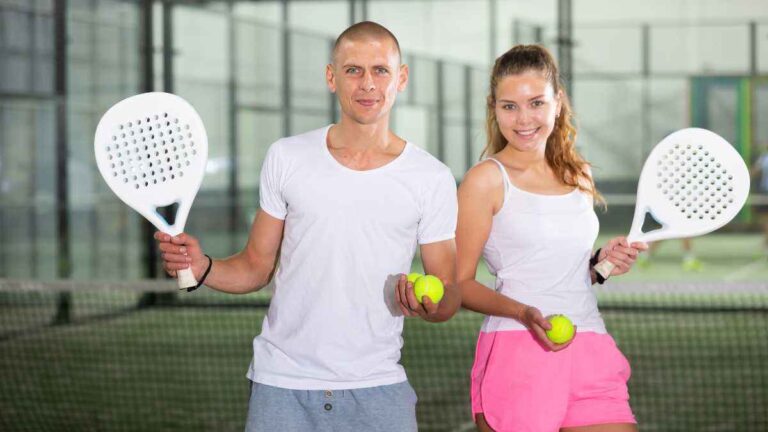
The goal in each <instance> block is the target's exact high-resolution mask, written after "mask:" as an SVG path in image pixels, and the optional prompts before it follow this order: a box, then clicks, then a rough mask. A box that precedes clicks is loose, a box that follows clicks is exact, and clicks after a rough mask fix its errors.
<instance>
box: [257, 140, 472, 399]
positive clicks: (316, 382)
mask: <svg viewBox="0 0 768 432" xmlns="http://www.w3.org/2000/svg"><path fill="white" fill-rule="evenodd" d="M329 128H330V126H328V127H325V128H322V129H318V130H315V131H311V132H308V133H305V134H303V135H298V136H294V137H290V138H284V139H281V140H279V141H277V142H276V143H274V144H273V145H272V146H271V147H270V149H269V151H268V152H267V156H266V158H265V160H264V165H263V167H262V171H261V184H260V195H261V196H260V203H261V209H262V210H263V211H265V212H266V213H268V214H269V215H271V216H273V217H275V218H278V219H283V220H285V233H284V237H283V241H282V248H281V251H280V261H279V267H278V270H277V273H276V275H275V292H274V296H273V298H272V302H271V304H270V307H269V311H268V312H267V316H266V317H265V318H264V322H263V324H262V329H261V334H260V335H259V336H257V337H256V338H255V339H254V341H253V362H252V363H251V367H250V369H249V371H248V378H250V379H251V380H253V381H256V382H259V383H263V384H267V385H272V386H276V387H282V388H289V389H299V390H325V389H327V390H336V389H354V388H362V387H373V386H379V385H388V384H395V383H398V382H402V381H405V380H406V375H405V371H404V370H403V367H402V366H401V365H399V364H398V362H399V360H400V348H401V347H402V345H403V341H402V337H401V333H402V328H403V317H402V314H401V312H400V310H399V309H398V307H397V304H396V302H395V299H394V287H395V284H396V281H397V279H396V275H398V274H400V273H407V272H408V271H409V269H410V266H411V261H412V259H413V256H414V253H415V251H416V246H417V244H427V243H434V242H438V241H443V240H448V239H452V238H453V237H454V233H455V230H456V214H457V202H456V182H455V180H454V178H453V175H452V174H451V172H450V170H449V169H448V167H446V166H445V165H443V164H442V163H441V162H440V161H438V160H437V159H436V158H434V157H433V156H432V155H430V154H429V153H427V152H426V151H424V150H422V149H420V148H418V147H416V146H415V145H413V144H412V143H406V145H405V149H404V150H403V152H402V153H401V154H400V155H399V156H398V157H397V158H396V159H395V160H393V161H391V162H390V163H388V164H387V165H384V166H382V167H380V168H376V169H372V170H367V171H356V170H352V169H349V168H347V167H345V166H343V165H341V164H340V163H339V162H338V161H337V160H336V159H335V158H334V157H333V156H332V155H331V153H330V152H329V151H328V148H327V145H326V138H327V134H328V129H329Z"/></svg>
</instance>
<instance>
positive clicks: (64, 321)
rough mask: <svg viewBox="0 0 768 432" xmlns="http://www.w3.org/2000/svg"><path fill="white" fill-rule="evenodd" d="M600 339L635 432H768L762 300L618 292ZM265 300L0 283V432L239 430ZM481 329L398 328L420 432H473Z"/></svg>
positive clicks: (757, 295) (464, 318) (680, 289)
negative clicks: (625, 389)
mask: <svg viewBox="0 0 768 432" xmlns="http://www.w3.org/2000/svg"><path fill="white" fill-rule="evenodd" d="M598 296H599V298H600V303H601V310H602V313H603V316H604V318H605V320H606V324H607V326H608V328H609V330H610V332H611V333H612V335H613V336H614V338H615V339H616V341H617V343H618V345H619V346H620V348H621V349H622V351H623V352H624V353H625V355H626V356H627V357H628V359H629V360H630V363H631V364H632V368H633V374H632V378H631V380H630V394H631V404H632V407H633V410H634V411H635V414H636V416H637V419H638V421H639V422H640V424H641V427H642V430H647V431H691V430H716V431H763V430H768V368H766V367H765V363H766V361H768V284H766V283H762V282H749V283H746V282H745V283H618V282H615V283H612V284H610V285H606V286H604V287H600V288H599V291H598ZM269 298H270V297H269V293H255V294H251V295H246V296H227V295H223V294H218V293H215V292H212V291H210V290H204V289H203V290H198V291H197V292H194V293H191V294H186V293H184V294H178V293H177V292H176V288H175V286H174V283H173V282H172V281H171V282H166V281H138V282H126V283H101V282H73V281H58V282H41V281H12V280H0V383H2V385H0V430H3V431H25V430H30V431H59V430H116V431H128V430H217V431H226V430H233V431H234V430H238V431H239V430H242V429H243V426H244V422H245V413H246V409H247V403H248V394H249V386H248V382H247V380H246V378H245V371H246V368H247V366H248V363H249V361H250V358H251V339H252V338H253V336H254V335H256V334H257V333H258V332H259V329H260V325H261V320H262V318H263V317H264V314H265V313H266V310H267V307H268V305H269ZM481 322H482V316H480V315H478V314H476V313H473V312H469V311H461V312H460V313H459V314H458V315H457V316H456V317H455V318H454V319H452V320H450V321H448V322H446V323H441V324H430V323H426V322H424V321H421V320H418V319H408V320H406V324H405V334H404V339H405V347H404V349H403V357H402V363H403V365H404V366H405V368H406V371H407V372H408V375H409V378H410V380H411V383H412V384H413V386H414V388H415V389H416V392H417V393H418V395H419V404H418V419H419V427H420V430H422V431H460V430H474V429H473V424H472V419H471V414H470V408H469V370H470V368H471V366H472V359H473V352H474V346H475V340H476V337H477V332H478V329H479V327H480V324H481Z"/></svg>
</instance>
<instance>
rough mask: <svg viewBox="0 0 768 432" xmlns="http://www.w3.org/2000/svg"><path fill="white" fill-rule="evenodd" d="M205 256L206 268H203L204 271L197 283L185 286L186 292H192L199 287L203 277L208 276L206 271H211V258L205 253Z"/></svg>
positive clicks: (203, 279) (203, 280)
mask: <svg viewBox="0 0 768 432" xmlns="http://www.w3.org/2000/svg"><path fill="white" fill-rule="evenodd" d="M205 257H206V258H208V268H207V269H205V272H203V277H201V278H200V280H199V281H198V282H197V285H195V286H193V287H189V288H187V292H192V291H194V290H196V289H198V288H200V287H201V286H202V285H203V282H205V278H207V277H208V273H210V272H211V267H213V260H212V259H211V257H210V256H209V255H208V254H205Z"/></svg>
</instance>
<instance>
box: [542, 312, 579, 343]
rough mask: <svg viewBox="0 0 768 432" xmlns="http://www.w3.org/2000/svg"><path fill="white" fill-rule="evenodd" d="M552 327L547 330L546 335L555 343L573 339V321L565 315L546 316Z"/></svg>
mask: <svg viewBox="0 0 768 432" xmlns="http://www.w3.org/2000/svg"><path fill="white" fill-rule="evenodd" d="M548 320H549V323H550V324H552V328H551V329H550V330H547V337H548V338H549V340H551V341H552V342H554V343H556V344H563V343H566V342H568V341H569V340H571V339H573V333H574V331H575V329H574V328H573V323H572V322H571V320H569V319H568V317H567V316H565V315H552V316H550V317H548Z"/></svg>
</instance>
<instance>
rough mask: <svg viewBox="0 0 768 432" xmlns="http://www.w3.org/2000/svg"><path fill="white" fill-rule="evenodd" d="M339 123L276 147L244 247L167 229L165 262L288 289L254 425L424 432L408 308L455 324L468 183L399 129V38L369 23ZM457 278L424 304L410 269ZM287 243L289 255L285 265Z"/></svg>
mask: <svg viewBox="0 0 768 432" xmlns="http://www.w3.org/2000/svg"><path fill="white" fill-rule="evenodd" d="M326 81H327V84H328V88H329V89H330V90H331V91H332V92H334V93H336V96H337V98H338V101H339V104H340V106H341V119H340V121H339V123H338V124H335V125H330V126H328V127H324V128H322V129H319V130H315V131H311V132H308V133H305V134H302V135H298V136H294V137H289V138H284V139H281V140H279V141H277V142H276V143H274V144H273V145H272V146H271V147H270V149H269V151H268V153H267V156H266V158H265V160H264V165H263V168H262V171H261V182H260V205H261V209H260V211H259V212H258V213H257V215H256V218H255V220H254V222H253V226H252V228H251V232H250V236H249V238H248V243H247V245H246V247H245V249H244V250H243V251H241V252H240V253H238V254H236V255H233V256H231V257H229V258H226V259H221V260H218V259H217V260H213V261H209V259H208V258H207V257H206V256H205V255H203V253H202V251H201V248H200V244H199V243H198V241H197V240H196V239H195V238H193V237H192V236H189V235H187V234H181V235H179V236H177V237H176V238H173V239H171V238H170V236H168V235H167V234H163V233H157V234H156V238H157V239H158V240H159V241H160V250H161V251H162V252H163V253H164V255H163V256H164V260H165V268H166V270H167V271H168V273H169V274H171V275H174V274H175V272H176V271H177V270H179V269H182V268H185V267H187V266H191V267H192V270H193V273H194V274H195V276H196V278H198V280H199V279H200V278H202V277H203V274H204V273H205V272H206V269H207V268H208V267H209V263H210V272H209V273H208V275H207V277H206V278H205V284H206V285H207V286H209V287H211V288H213V289H216V290H219V291H224V292H230V293H247V292H252V291H256V290H258V289H260V288H262V287H264V286H265V285H267V284H268V283H269V281H270V279H271V277H272V275H273V273H275V270H276V274H275V282H274V284H275V293H274V296H273V298H272V302H271V305H270V308H269V311H268V312H267V316H266V317H265V319H264V322H263V324H262V332H261V334H260V335H259V336H257V337H256V338H255V339H254V341H253V351H254V355H253V361H252V363H251V367H250V369H249V371H248V378H250V380H251V381H253V384H252V390H251V400H250V404H249V412H248V420H247V425H246V429H247V430H251V431H270V432H271V431H277V430H280V431H397V432H402V431H415V430H416V429H417V426H416V415H415V403H416V395H415V394H414V392H413V389H412V388H411V387H410V385H409V384H408V382H407V378H406V375H405V372H404V370H403V368H402V366H400V365H399V364H398V361H399V359H400V348H401V346H402V338H401V333H402V328H403V316H404V315H405V316H419V317H421V318H423V319H425V320H428V321H435V322H437V321H444V320H447V319H449V318H450V317H451V316H453V314H454V313H455V312H456V311H457V309H458V307H459V306H460V304H461V299H460V295H459V292H458V290H457V289H456V287H455V286H454V282H455V275H454V272H455V263H454V262H455V246H454V240H453V238H454V231H455V225H456V213H457V205H456V185H455V181H454V179H453V176H452V174H451V173H450V171H449V169H448V168H447V167H446V166H445V165H443V164H442V163H440V162H439V161H438V160H437V159H435V158H434V157H432V156H431V155H429V154H428V153H427V152H425V151H423V150H421V149H420V148H418V147H416V146H415V145H413V144H412V143H409V142H406V141H404V140H403V139H401V138H400V137H398V136H396V135H395V134H394V133H392V132H391V131H390V130H389V116H390V111H391V109H392V105H393V104H394V102H395V98H396V96H397V93H398V92H401V91H403V90H404V89H405V87H406V84H407V83H408V67H407V66H406V65H403V64H401V57H400V48H399V45H398V42H397V39H395V37H394V36H393V35H392V34H391V33H390V32H389V31H388V30H387V29H385V28H384V27H382V26H380V25H378V24H376V23H372V22H363V23H359V24H355V25H353V26H351V27H350V28H348V29H347V30H345V31H344V32H343V33H342V34H341V35H340V36H339V38H338V39H337V41H336V45H335V48H334V51H333V60H332V63H331V64H330V65H328V66H327V68H326ZM417 244H418V245H419V247H420V252H421V257H422V260H423V263H424V268H425V270H426V272H427V273H430V274H433V275H435V276H437V277H439V278H440V279H442V280H443V282H444V283H445V284H446V292H445V296H444V298H443V299H442V300H441V301H440V302H439V303H438V304H433V303H432V302H431V301H430V300H429V298H427V297H426V296H425V298H424V299H423V304H421V303H419V302H418V301H417V299H416V298H415V296H414V294H413V286H412V284H411V283H409V282H407V280H406V277H405V275H404V273H407V272H408V270H409V268H410V265H411V260H412V259H413V255H414V252H415V248H416V245H417ZM278 251H279V252H280V259H279V263H280V265H279V267H277V261H278V259H277V258H278Z"/></svg>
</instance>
